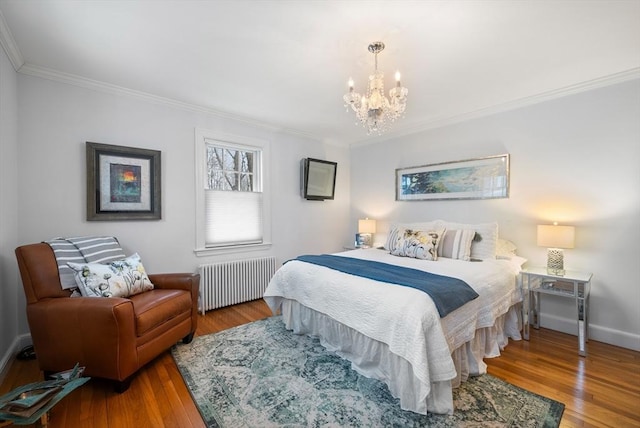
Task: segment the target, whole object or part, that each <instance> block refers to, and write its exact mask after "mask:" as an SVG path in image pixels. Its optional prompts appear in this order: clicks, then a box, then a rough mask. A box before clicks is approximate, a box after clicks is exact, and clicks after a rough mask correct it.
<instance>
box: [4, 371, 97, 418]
mask: <svg viewBox="0 0 640 428" xmlns="http://www.w3.org/2000/svg"><path fill="white" fill-rule="evenodd" d="M83 371H84V367H78V365H77V364H76V366H75V367H74V368H73V369H71V370H67V371H64V372H60V373H56V374H54V375H52V376H51V377H52V379H51V380H46V381H44V382H35V383H31V384H29V385H24V386H21V387H19V388H16V389H14V390H13V391H11V392H9V393H8V394H5V395H3V396H2V397H0V420H2V419H5V420H13V421H16V422H17V421H20V420H21V419H24V420H29V419H31V418H34V417H36V418H37V417H39V416H40V415H41V414H42V413H44V412H45V411H47V410H48V409H49V408H50V407H51V406H53V404H55V403H53V400H54V399H56V398H57V399H56V402H57V401H58V400H59V399H60V398H62V396H64V395H66V394H68V393H69V392H71V391H72V390H73V389H75V388H76V387H77V386H80V385H81V384H83V383H85V382H86V381H87V380H89V378H82V377H81V376H82V373H83ZM76 385H77V386H76ZM48 405H51V406H48Z"/></svg>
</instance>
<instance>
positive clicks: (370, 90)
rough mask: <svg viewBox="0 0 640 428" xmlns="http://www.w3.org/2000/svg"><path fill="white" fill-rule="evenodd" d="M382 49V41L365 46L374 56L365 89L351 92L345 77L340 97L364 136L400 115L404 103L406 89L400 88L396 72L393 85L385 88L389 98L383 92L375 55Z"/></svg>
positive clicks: (378, 132)
mask: <svg viewBox="0 0 640 428" xmlns="http://www.w3.org/2000/svg"><path fill="white" fill-rule="evenodd" d="M383 49H384V43H382V42H374V43H371V44H370V45H369V52H371V53H372V54H373V55H374V57H375V62H374V64H375V67H374V71H373V74H371V75H369V82H368V86H367V91H366V92H365V93H364V94H362V95H361V94H359V93H357V92H355V91H354V83H353V79H352V78H349V92H348V93H347V94H345V95H344V96H343V97H342V98H343V100H344V103H345V107H346V108H347V111H349V107H351V109H352V110H353V111H354V112H355V114H356V118H357V119H358V121H359V123H360V124H361V125H362V126H364V128H365V129H366V130H367V134H368V135H369V134H371V133H373V132H375V133H377V134H382V133H383V132H384V131H386V130H387V129H388V127H389V126H390V124H391V123H393V122H394V121H395V120H396V119H398V118H400V117H402V116H403V115H404V111H405V108H406V105H407V94H408V92H409V90H408V89H407V88H404V87H402V84H401V83H400V72H399V71H396V74H395V78H396V86H395V87H394V88H393V89H391V90H390V91H389V98H387V97H386V95H385V93H384V74H383V73H382V72H379V71H378V54H379V53H380V52H382V50H383Z"/></svg>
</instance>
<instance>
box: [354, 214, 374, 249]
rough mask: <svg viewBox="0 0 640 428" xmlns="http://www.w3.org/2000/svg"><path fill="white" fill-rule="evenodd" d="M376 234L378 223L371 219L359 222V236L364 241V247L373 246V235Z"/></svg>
mask: <svg viewBox="0 0 640 428" xmlns="http://www.w3.org/2000/svg"><path fill="white" fill-rule="evenodd" d="M374 233H376V221H375V220H371V219H369V218H365V219H360V220H358V234H360V238H361V239H362V247H371V245H373V234H374Z"/></svg>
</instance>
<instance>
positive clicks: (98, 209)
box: [86, 142, 162, 221]
mask: <svg viewBox="0 0 640 428" xmlns="http://www.w3.org/2000/svg"><path fill="white" fill-rule="evenodd" d="M86 153H87V220H88V221H117V220H159V219H160V218H162V217H161V187H160V151H158V150H147V149H140V148H136V147H124V146H114V145H110V144H100V143H92V142H87V143H86Z"/></svg>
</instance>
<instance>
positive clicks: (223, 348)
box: [172, 317, 564, 428]
mask: <svg viewBox="0 0 640 428" xmlns="http://www.w3.org/2000/svg"><path fill="white" fill-rule="evenodd" d="M172 354H173V357H174V359H175V361H176V364H177V365H178V368H179V370H180V372H181V373H182V376H183V377H184V380H185V382H186V384H187V386H188V388H189V390H190V391H191V395H192V396H193V399H194V401H195V402H196V404H197V406H198V409H199V410H200V413H201V414H202V418H203V420H204V422H205V424H206V425H207V426H208V427H233V428H236V427H282V426H285V427H291V428H293V427H320V426H334V427H335V426H349V427H461V426H473V427H480V426H487V427H489V426H490V427H557V426H558V425H559V423H560V419H561V417H562V412H563V411H564V405H563V404H561V403H558V402H556V401H554V400H551V399H548V398H545V397H542V396H540V395H536V394H533V393H531V392H529V391H526V390H524V389H521V388H518V387H516V386H513V385H510V384H508V383H505V382H503V381H501V380H499V379H497V378H495V377H492V376H490V375H483V376H479V377H475V378H472V379H470V380H469V381H468V382H466V383H464V384H463V385H462V386H461V387H460V388H458V389H456V390H454V394H453V398H454V406H455V408H456V410H455V412H454V414H453V415H451V416H449V415H432V414H428V415H426V416H425V415H419V414H417V413H413V412H407V411H404V410H402V409H400V405H399V401H398V400H397V399H395V398H393V397H392V396H391V394H390V393H389V389H388V388H387V386H386V385H385V384H384V383H382V382H380V381H377V380H374V379H368V378H366V377H364V376H361V375H359V374H358V373H356V372H355V371H354V370H352V369H351V363H349V362H348V361H346V360H344V359H342V358H340V357H338V356H337V355H335V354H333V353H331V352H328V351H327V350H325V348H323V347H322V345H320V342H319V341H318V340H317V339H313V338H310V337H307V336H301V335H295V334H293V333H292V332H290V331H287V330H285V328H284V324H283V322H282V320H281V318H280V317H272V318H267V319H264V320H261V321H256V322H253V323H250V324H245V325H242V326H239V327H235V328H232V329H229V330H225V331H222V332H220V333H216V334H210V335H206V336H200V337H196V338H195V339H194V340H193V342H191V344H189V345H183V344H180V345H177V346H175V347H174V348H173V349H172Z"/></svg>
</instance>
